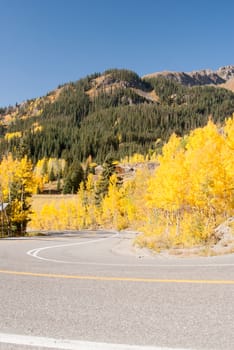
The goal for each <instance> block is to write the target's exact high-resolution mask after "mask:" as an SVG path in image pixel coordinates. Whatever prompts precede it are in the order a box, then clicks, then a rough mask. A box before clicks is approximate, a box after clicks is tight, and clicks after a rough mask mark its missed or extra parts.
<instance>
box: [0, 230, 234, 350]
mask: <svg viewBox="0 0 234 350" xmlns="http://www.w3.org/2000/svg"><path fill="white" fill-rule="evenodd" d="M0 281H1V282H0V350H3V349H4V350H9V349H13V350H16V349H29V350H33V349H43V350H46V349H49V348H53V349H87V350H89V349H100V350H101V349H102V350H109V349H110V350H114V349H115V350H117V349H120V350H121V349H126V350H145V349H165V350H166V349H183V350H184V349H187V350H188V349H190V350H191V349H198V350H206V349H207V350H208V349H209V350H211V349H212V350H216V349H222V350H233V348H234V255H226V256H218V257H209V258H204V257H197V258H175V257H162V256H152V255H150V254H145V253H144V252H143V253H140V252H139V251H138V252H135V251H134V249H132V248H131V246H130V239H129V235H126V234H123V233H120V234H118V233H115V232H95V231H93V232H87V231H86V232H77V233H64V234H52V235H49V236H46V237H35V238H25V239H4V240H0Z"/></svg>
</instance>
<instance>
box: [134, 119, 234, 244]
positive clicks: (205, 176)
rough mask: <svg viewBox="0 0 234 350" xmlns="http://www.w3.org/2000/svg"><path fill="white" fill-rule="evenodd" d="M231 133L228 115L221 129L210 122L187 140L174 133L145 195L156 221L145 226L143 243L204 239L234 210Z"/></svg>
mask: <svg viewBox="0 0 234 350" xmlns="http://www.w3.org/2000/svg"><path fill="white" fill-rule="evenodd" d="M232 132H233V119H229V120H228V121H227V122H226V125H225V127H224V128H222V129H220V128H218V127H217V126H216V125H214V123H213V122H212V121H209V122H208V124H207V125H206V126H205V127H204V128H199V129H196V130H194V131H193V132H191V133H190V135H188V136H187V137H186V138H184V139H181V138H178V137H176V136H175V135H172V137H171V138H170V140H169V142H168V143H167V144H166V145H165V146H164V147H163V153H162V156H161V157H159V162H160V166H159V168H158V169H157V170H156V172H155V175H154V176H153V177H152V178H150V180H149V182H148V189H147V193H146V197H145V199H146V203H147V207H148V208H150V209H151V211H152V214H151V216H152V218H153V217H154V219H155V220H154V222H152V221H151V224H150V225H148V227H147V226H145V227H143V231H144V235H143V236H142V237H140V238H139V239H138V240H139V242H140V244H146V245H148V246H150V245H153V246H154V247H155V246H162V242H164V243H165V242H167V244H168V245H193V244H198V243H199V242H203V243H204V242H207V241H209V239H210V238H211V236H212V232H213V230H214V228H215V226H217V224H219V223H220V222H221V220H224V219H225V218H226V217H228V216H231V215H233V213H234V212H233V209H234V206H233V197H234V188H233V180H234V173H233V169H234V152H233V150H232V144H231V142H232V141H231V140H232V137H230V135H232ZM153 213H154V216H153ZM142 242H144V243H142Z"/></svg>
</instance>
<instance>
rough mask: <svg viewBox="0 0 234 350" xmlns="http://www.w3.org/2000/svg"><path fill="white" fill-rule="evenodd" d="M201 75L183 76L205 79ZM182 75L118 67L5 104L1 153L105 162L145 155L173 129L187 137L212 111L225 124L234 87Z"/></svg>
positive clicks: (232, 108) (221, 73)
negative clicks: (144, 74)
mask: <svg viewBox="0 0 234 350" xmlns="http://www.w3.org/2000/svg"><path fill="white" fill-rule="evenodd" d="M204 72H205V71H204ZM178 74H179V73H178ZM181 74H182V73H181ZM202 74H203V73H201V72H200V73H196V74H195V72H194V73H193V75H191V74H190V75H188V74H187V75H186V74H185V73H184V74H183V75H181V76H180V77H182V76H183V79H187V76H189V77H190V79H192V76H193V77H195V76H196V77H197V78H196V79H198V77H200V76H202ZM233 74H234V73H233V66H228V67H224V68H220V69H219V70H218V71H216V72H209V77H210V78H209V79H213V81H216V82H217V84H219V83H220V82H221V81H222V82H225V83H226V81H231V80H230V78H231V77H232V76H233ZM203 76H205V73H204V74H203ZM181 79H182V78H181ZM181 79H180V82H178V81H175V79H174V78H173V77H172V76H171V79H168V76H167V75H166V73H161V74H157V75H156V76H155V75H153V76H148V77H146V78H144V79H143V78H140V77H139V76H138V75H137V74H136V73H135V72H132V71H129V70H124V69H111V70H108V71H105V72H104V73H102V74H101V73H95V74H93V75H90V76H87V77H86V78H83V79H80V80H78V81H76V82H72V83H68V84H64V85H62V86H59V87H58V88H57V89H56V90H54V91H52V92H50V93H48V94H47V95H46V96H43V97H41V98H37V99H32V100H28V101H26V102H24V103H22V104H20V105H16V106H15V107H8V108H0V138H1V142H0V152H1V155H4V154H6V153H8V152H9V151H10V152H12V153H13V155H15V156H17V157H21V156H23V155H27V156H28V157H29V158H31V159H32V161H33V162H34V164H35V163H36V162H38V160H40V159H42V158H44V157H47V158H49V157H54V158H63V159H65V160H67V162H68V164H71V163H73V161H74V160H78V161H80V162H81V161H85V160H86V159H87V158H88V157H90V156H91V157H92V160H93V161H95V162H97V163H102V162H103V161H104V160H105V158H106V157H107V156H111V157H113V158H115V159H120V158H123V157H125V156H127V155H132V154H134V153H141V154H144V155H146V154H151V153H153V152H154V151H155V150H157V149H158V148H160V147H161V146H162V144H163V143H164V142H165V141H167V140H168V138H169V136H170V135H171V134H172V133H173V132H175V133H176V134H178V135H184V134H186V133H188V132H189V131H190V130H191V129H194V128H196V127H200V126H204V125H205V124H206V123H207V120H208V119H209V118H210V117H211V116H212V119H213V120H214V122H216V123H222V122H223V121H224V120H225V118H226V117H227V116H229V115H232V113H233V112H234V93H233V92H232V91H228V90H226V89H223V88H219V87H217V86H216V87H214V86H186V85H188V84H185V85H182V84H181V82H182V80H181ZM199 79H200V78H199ZM205 82H206V80H204V83H205ZM190 85H193V84H190ZM159 139H160V140H161V141H160V142H158V141H157V140H159ZM156 141H157V142H156Z"/></svg>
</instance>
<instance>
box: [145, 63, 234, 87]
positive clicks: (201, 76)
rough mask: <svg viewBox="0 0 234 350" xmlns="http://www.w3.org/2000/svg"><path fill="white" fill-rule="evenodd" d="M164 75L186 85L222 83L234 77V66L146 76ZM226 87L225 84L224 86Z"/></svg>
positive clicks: (156, 74)
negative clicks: (213, 69)
mask: <svg viewBox="0 0 234 350" xmlns="http://www.w3.org/2000/svg"><path fill="white" fill-rule="evenodd" d="M155 77H164V78H167V79H172V80H175V81H177V82H178V83H180V84H183V85H186V86H195V85H220V84H224V83H226V82H227V81H228V80H230V79H232V78H234V66H231V65H230V66H225V67H221V68H219V69H217V70H216V71H212V70H211V69H204V70H198V71H192V72H167V71H165V72H156V73H151V74H147V75H145V76H144V78H155ZM224 87H225V86H224Z"/></svg>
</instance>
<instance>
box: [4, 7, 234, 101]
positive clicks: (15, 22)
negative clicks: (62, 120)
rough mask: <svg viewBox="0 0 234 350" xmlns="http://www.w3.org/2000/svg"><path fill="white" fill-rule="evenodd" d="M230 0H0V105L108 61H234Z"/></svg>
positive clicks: (138, 64)
mask: <svg viewBox="0 0 234 350" xmlns="http://www.w3.org/2000/svg"><path fill="white" fill-rule="evenodd" d="M233 13H234V1H233V0H222V1H217V0H0V106H7V105H9V104H13V105H14V104H15V103H16V102H18V103H19V102H22V101H23V100H25V99H29V98H33V97H38V96H42V95H44V94H46V93H47V92H49V91H50V90H53V89H54V88H56V87H57V86H58V85H59V84H62V83H65V82H68V81H75V80H78V79H79V78H81V77H84V76H86V75H88V74H92V73H94V72H103V71H104V70H106V69H108V68H127V69H131V70H134V71H135V72H137V73H138V74H139V75H144V74H147V73H152V72H155V71H161V70H175V71H182V70H183V71H191V70H196V69H202V68H211V69H217V68H218V67H220V66H224V65H229V64H234V25H233Z"/></svg>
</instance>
